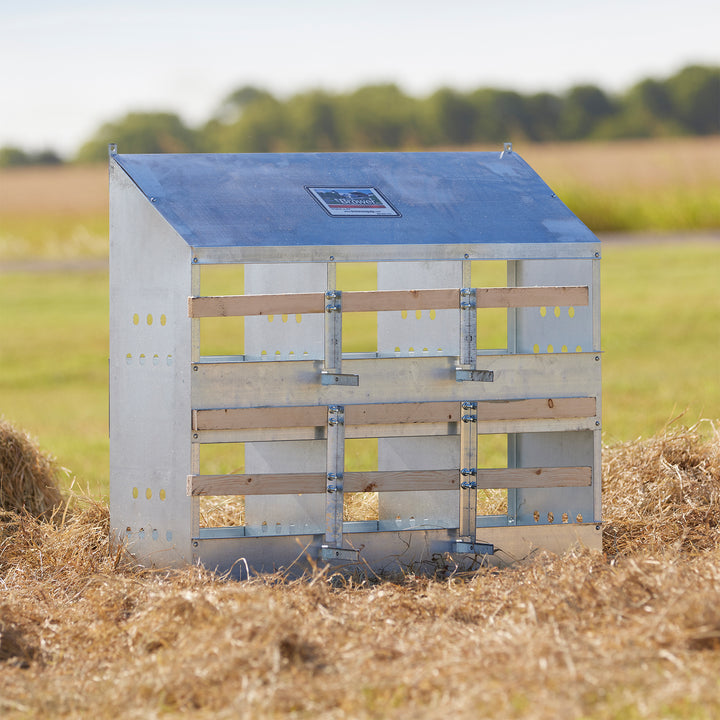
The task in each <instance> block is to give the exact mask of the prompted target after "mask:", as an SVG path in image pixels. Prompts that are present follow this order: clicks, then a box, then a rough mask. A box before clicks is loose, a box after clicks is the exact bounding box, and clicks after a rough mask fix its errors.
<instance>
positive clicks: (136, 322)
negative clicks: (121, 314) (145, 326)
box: [133, 313, 140, 325]
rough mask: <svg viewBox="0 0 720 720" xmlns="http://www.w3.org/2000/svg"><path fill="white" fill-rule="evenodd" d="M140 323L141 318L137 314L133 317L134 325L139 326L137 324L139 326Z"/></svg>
mask: <svg viewBox="0 0 720 720" xmlns="http://www.w3.org/2000/svg"><path fill="white" fill-rule="evenodd" d="M139 322H140V316H139V315H138V314H137V313H135V314H134V315H133V325H137V324H139Z"/></svg>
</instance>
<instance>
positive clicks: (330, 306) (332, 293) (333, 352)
mask: <svg viewBox="0 0 720 720" xmlns="http://www.w3.org/2000/svg"><path fill="white" fill-rule="evenodd" d="M333 265H334V263H333ZM333 275H334V273H333ZM331 279H332V280H333V282H332V283H330V280H331ZM328 285H332V287H328V290H327V291H326V293H325V358H324V361H323V369H322V371H321V373H320V382H321V383H322V384H323V385H352V386H357V385H358V384H359V378H358V376H357V375H350V374H347V375H343V373H342V292H341V291H340V290H336V289H335V287H334V285H335V282H334V277H333V278H331V273H330V272H328Z"/></svg>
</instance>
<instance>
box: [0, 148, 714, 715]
mask: <svg viewBox="0 0 720 720" xmlns="http://www.w3.org/2000/svg"><path fill="white" fill-rule="evenodd" d="M632 147H635V150H634V151H631V150H632ZM708 147H709V148H710V151H708V152H710V154H712V153H713V152H714V156H713V157H714V160H712V161H710V160H708V156H707V155H706V154H704V152H703V148H705V150H706V151H707V149H708ZM516 150H518V151H519V152H521V153H522V154H523V155H524V157H525V158H526V159H527V160H528V161H529V162H530V163H531V164H532V165H533V166H534V167H535V168H536V169H537V170H538V171H539V172H540V173H541V175H543V177H544V178H545V179H546V180H547V181H548V183H549V184H550V185H551V187H553V188H554V189H556V190H557V191H558V192H559V193H560V196H561V197H563V198H566V197H567V194H570V195H571V194H572V192H573V188H575V189H577V192H578V196H579V197H580V198H585V197H586V196H587V195H588V193H590V194H593V193H595V194H596V195H597V196H598V197H600V196H602V197H603V198H605V199H604V200H603V201H604V202H605V201H607V202H610V204H611V208H615V207H616V205H615V203H614V202H613V197H614V198H615V199H616V201H617V203H621V202H622V201H623V199H624V198H625V197H626V196H627V197H632V195H631V194H630V195H628V193H629V189H630V187H631V186H632V185H633V184H634V183H635V182H637V183H638V185H637V192H636V194H635V197H636V199H637V200H638V205H637V207H640V206H644V207H646V208H648V207H650V205H651V204H652V203H653V202H656V203H657V202H659V201H660V200H662V199H663V198H668V197H670V196H673V197H674V193H675V192H677V193H678V195H682V192H684V190H683V188H686V187H691V186H692V185H693V183H694V184H695V185H694V186H695V187H696V194H695V195H693V193H692V192H689V194H688V197H689V198H690V200H689V201H687V202H685V201H683V202H681V203H680V205H682V207H683V208H684V210H683V212H684V213H686V211H688V208H692V207H695V206H696V205H697V198H700V197H705V196H709V195H711V194H713V193H714V194H715V195H716V196H717V195H718V188H719V187H720V178H718V174H719V173H720V144H719V143H718V142H717V140H715V139H713V140H710V141H706V140H703V141H702V142H701V141H697V142H696V141H673V142H667V143H658V144H655V143H638V144H634V143H630V144H622V143H620V144H614V145H608V146H604V145H603V146H599V145H598V146H585V145H582V146H557V147H542V148H533V147H530V148H528V149H527V152H525V151H524V150H523V148H521V147H517V148H516ZM692 153H694V154H695V157H696V162H695V163H692V162H691V163H689V165H687V166H686V165H685V163H684V160H683V159H682V158H681V157H680V156H682V157H687V156H688V155H689V154H692ZM651 158H655V160H653V162H654V163H655V164H654V168H655V171H654V172H650V173H649V175H648V176H647V182H645V184H643V183H641V182H640V176H641V175H642V173H645V172H647V168H648V163H650V160H651ZM581 160H582V162H580V161H581ZM544 163H547V164H545V165H544ZM553 163H554V164H553ZM583 164H584V165H585V170H584V171H582V170H580V167H581V165H583ZM641 166H642V168H641ZM663 167H665V176H664V177H665V179H664V181H662V182H660V181H659V174H660V170H661V169H662V168H663ZM633 168H635V170H633ZM643 168H644V169H643ZM701 168H703V169H702V172H701ZM583 173H584V174H583ZM713 173H714V174H713ZM700 176H702V178H701V177H700ZM691 181H692V182H691ZM593 183H594V184H593ZM658 183H659V184H658ZM563 187H565V188H566V191H565V192H563ZM673 188H675V190H673ZM6 189H7V191H8V192H7V193H5V190H6ZM603 193H607V195H603ZM33 197H34V200H31V199H30V198H33ZM8 198H14V200H12V201H10V200H8ZM716 201H717V197H716ZM660 204H662V203H660ZM574 209H575V210H576V212H579V213H580V214H581V216H583V215H582V212H581V211H580V210H579V209H578V206H574ZM105 212H106V170H105V169H104V168H59V169H52V170H47V171H45V170H42V171H41V170H32V169H31V170H22V171H12V172H7V173H0V307H1V308H2V311H0V415H1V416H4V417H5V418H6V420H8V421H9V422H10V423H11V424H12V425H14V426H16V427H18V428H24V429H26V430H27V431H29V433H30V434H31V435H33V436H35V437H36V438H37V439H38V441H39V443H40V446H41V447H42V449H43V450H44V451H46V452H49V453H51V454H52V455H55V456H56V457H57V458H58V461H59V463H60V464H61V465H63V466H64V467H66V468H68V471H67V475H66V476H65V478H64V482H65V484H66V485H68V484H69V483H70V481H71V479H72V478H76V479H77V483H76V484H75V491H77V489H78V488H79V489H83V488H85V487H87V488H88V490H89V495H88V496H86V497H77V496H74V498H73V504H72V506H71V508H70V509H69V510H68V511H67V512H66V513H58V514H57V515H56V517H55V518H54V521H52V522H48V521H45V520H37V519H35V518H33V517H30V516H28V515H23V514H17V513H14V512H6V511H3V510H2V508H0V717H2V718H8V720H10V719H12V720H16V719H17V720H20V719H22V720H24V719H25V718H35V717H43V718H93V720H100V719H103V720H104V719H105V718H116V717H118V716H121V717H123V718H127V719H128V720H133V719H135V718H143V719H145V718H179V717H193V718H213V720H214V719H216V718H247V719H252V720H258V719H265V718H268V719H270V718H281V717H282V718H298V719H299V718H302V719H307V720H311V719H312V720H316V719H322V720H340V719H344V718H352V719H353V720H357V719H361V720H365V719H367V720H377V719H383V718H387V719H391V718H392V719H393V720H395V719H397V720H405V719H406V718H414V719H415V720H431V719H432V720H435V718H445V717H448V718H454V719H456V720H476V719H477V718H498V719H501V720H506V719H507V718H523V719H525V720H531V719H532V720H555V718H558V717H572V718H584V719H587V720H603V719H605V718H620V719H623V720H625V719H626V720H638V719H643V720H645V719H647V720H655V719H657V718H675V719H678V720H679V719H683V720H684V719H686V718H691V719H698V720H710V719H711V718H715V717H719V716H720V684H719V683H718V673H719V672H720V612H719V611H718V608H720V551H719V550H718V547H719V544H720V434H719V432H718V427H720V421H719V420H718V419H720V365H719V364H718V363H719V362H720V360H719V359H720V283H719V282H718V277H720V242H718V240H717V236H718V233H717V228H718V227H720V220H717V215H716V216H715V217H716V221H715V222H714V224H713V222H709V223H708V224H703V223H697V224H692V223H691V224H686V223H688V222H690V221H689V219H688V217H689V216H688V215H686V214H685V215H683V218H684V219H683V220H682V222H679V221H678V219H677V218H676V220H675V222H669V219H668V218H669V216H668V215H667V214H666V215H665V220H664V222H665V225H661V226H660V231H659V230H658V228H657V227H655V229H654V230H653V232H651V233H650V234H643V235H642V236H641V237H640V238H638V237H637V236H634V235H631V236H630V239H629V240H628V239H627V238H625V239H618V238H617V237H616V236H609V235H608V236H605V235H603V238H605V237H607V240H606V241H605V242H604V245H603V263H602V268H603V269H602V306H603V348H604V354H603V378H604V380H603V387H604V390H603V392H604V397H603V421H604V436H605V440H606V443H607V444H608V447H607V448H606V450H605V452H604V458H603V479H604V492H603V505H604V530H603V546H604V547H603V550H604V552H603V553H599V552H591V551H588V550H584V549H577V550H576V551H573V552H571V553H569V554H568V555H566V556H563V557H556V556H553V555H550V554H545V553H542V552H540V553H529V554H528V555H527V556H526V557H523V558H518V560H517V562H516V563H515V564H514V565H513V566H511V567H509V568H505V569H494V568H484V567H483V568H479V569H478V570H477V571H475V572H472V573H468V574H463V573H458V572H457V569H456V568H453V566H452V564H445V565H444V566H442V565H440V566H439V567H438V572H437V574H436V576H435V577H432V578H427V577H421V576H419V575H418V576H416V575H415V574H413V573H411V572H405V573H402V574H398V575H396V576H393V577H383V578H377V577H375V576H373V575H372V574H371V573H367V574H362V573H358V574H356V575H353V576H351V577H347V576H340V575H333V574H332V572H330V571H328V570H327V569H321V568H318V569H317V570H315V571H314V572H313V573H311V574H310V575H308V576H306V577H304V578H302V579H301V580H290V579H287V578H285V577H283V576H282V575H280V574H276V575H270V576H263V577H256V578H254V579H253V580H251V581H248V582H242V583H237V582H230V581H227V580H225V579H223V578H219V577H217V576H214V575H212V574H211V573H208V572H206V571H204V570H202V569H201V568H185V569H181V570H178V571H172V572H169V571H166V570H162V569H159V570H151V569H144V568H138V567H137V566H136V565H135V564H134V563H133V562H132V560H131V559H129V558H126V557H124V556H123V555H122V554H121V553H119V552H117V551H116V550H115V549H113V548H111V547H110V543H109V532H108V530H109V518H108V511H107V505H106V502H105V496H106V493H107V455H108V443H107V410H108V409H107V379H108V378H107V340H108V331H107V319H108V301H107V270H106V268H105V267H104V261H103V259H104V258H105V257H106V251H107V250H106V249H107V237H106V219H105ZM588 217H589V216H588ZM678 217H679V216H678ZM703 217H704V216H703ZM711 217H712V214H711ZM93 223H96V225H94V224H93ZM588 224H589V225H590V227H591V228H592V229H597V230H599V228H596V227H594V226H593V222H592V221H589V222H588ZM697 227H699V228H702V230H701V231H700V232H690V231H691V229H693V228H697ZM622 229H624V230H632V229H633V228H632V227H627V226H624V227H623V228H622ZM661 231H664V232H661ZM678 231H681V232H678ZM73 238H75V239H74V240H73ZM217 282H218V287H220V286H221V284H222V278H221V277H218V278H217ZM344 282H347V283H350V284H355V283H357V284H360V285H362V284H363V282H364V281H363V278H361V277H351V278H347V279H346V280H344ZM363 332H365V330H363V327H362V325H358V326H357V327H356V328H355V330H354V332H353V337H352V338H349V340H351V341H352V342H358V343H360V344H362V343H365V342H367V339H366V338H364V337H363ZM216 341H217V338H214V337H210V338H208V343H210V344H212V343H213V342H216ZM683 412H684V413H685V414H684V416H683V417H682V418H681V419H680V420H679V421H677V422H675V423H674V424H673V425H672V426H671V427H670V428H665V424H666V422H667V421H669V420H671V419H672V418H674V417H676V416H677V415H679V414H681V413H683ZM702 417H705V418H710V420H708V421H704V422H700V423H699V424H698V425H697V427H695V428H692V429H683V428H682V427H680V424H683V425H691V424H694V423H696V422H697V421H698V420H699V418H702ZM639 436H642V437H643V438H645V439H643V440H637V441H636V440H635V438H638V437H639ZM0 489H1V488H0Z"/></svg>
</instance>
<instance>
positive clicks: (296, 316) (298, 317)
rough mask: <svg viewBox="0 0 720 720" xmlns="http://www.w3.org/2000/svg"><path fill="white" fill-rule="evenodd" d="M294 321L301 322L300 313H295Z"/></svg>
mask: <svg viewBox="0 0 720 720" xmlns="http://www.w3.org/2000/svg"><path fill="white" fill-rule="evenodd" d="M295 322H296V323H301V322H302V315H299V314H298V315H295Z"/></svg>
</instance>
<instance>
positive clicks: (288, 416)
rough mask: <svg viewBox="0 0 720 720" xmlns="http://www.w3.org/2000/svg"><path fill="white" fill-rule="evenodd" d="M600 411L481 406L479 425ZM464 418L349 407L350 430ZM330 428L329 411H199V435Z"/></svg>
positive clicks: (441, 405)
mask: <svg viewBox="0 0 720 720" xmlns="http://www.w3.org/2000/svg"><path fill="white" fill-rule="evenodd" d="M595 409H596V400H595V398H593V397H579V398H533V399H524V400H502V401H496V402H478V404H477V417H478V421H486V420H522V419H527V420H541V419H553V418H569V417H593V416H594V415H595ZM466 412H467V411H466ZM461 415H462V406H461V403H459V402H427V403H377V404H367V405H345V424H346V425H384V424H390V425H392V424H400V423H431V422H459V420H460V417H461ZM326 422H327V407H326V406H324V405H310V406H307V405H304V406H300V407H262V408H221V409H213V410H194V411H193V430H240V429H246V428H280V427H318V426H322V425H325V424H326Z"/></svg>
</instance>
